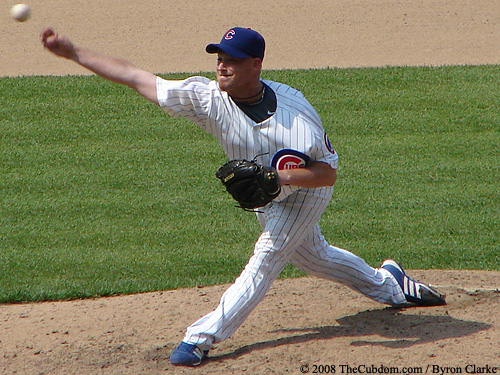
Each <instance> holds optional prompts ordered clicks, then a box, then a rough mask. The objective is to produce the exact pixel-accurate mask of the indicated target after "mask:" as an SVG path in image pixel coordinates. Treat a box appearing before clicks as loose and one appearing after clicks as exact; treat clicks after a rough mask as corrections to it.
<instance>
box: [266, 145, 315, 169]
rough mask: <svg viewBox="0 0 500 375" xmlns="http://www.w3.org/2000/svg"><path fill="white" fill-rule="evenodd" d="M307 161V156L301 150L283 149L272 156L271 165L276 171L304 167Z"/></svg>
mask: <svg viewBox="0 0 500 375" xmlns="http://www.w3.org/2000/svg"><path fill="white" fill-rule="evenodd" d="M308 162H309V156H307V155H306V154H303V153H302V152H299V151H296V150H291V149H285V150H280V151H278V152H277V153H276V154H275V155H274V156H273V160H272V163H271V165H272V166H273V167H274V168H276V169H277V170H278V171H282V170H286V169H296V168H305V167H306V166H307V163H308Z"/></svg>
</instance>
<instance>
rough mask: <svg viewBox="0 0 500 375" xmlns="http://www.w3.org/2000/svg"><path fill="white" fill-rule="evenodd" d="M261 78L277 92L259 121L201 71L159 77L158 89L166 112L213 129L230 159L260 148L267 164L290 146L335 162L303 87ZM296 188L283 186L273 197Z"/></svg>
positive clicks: (245, 156) (250, 154) (254, 153)
mask: <svg viewBox="0 0 500 375" xmlns="http://www.w3.org/2000/svg"><path fill="white" fill-rule="evenodd" d="M263 82H265V83H266V85H268V86H269V87H270V88H271V89H272V90H273V91H274V93H275V94H276V99H277V109H276V112H275V113H274V114H273V115H272V116H271V117H269V118H268V119H267V120H264V121H263V122H260V123H255V122H254V121H253V120H252V119H250V118H249V117H248V116H247V115H246V114H245V113H244V112H243V111H242V110H241V109H240V108H239V107H238V106H237V105H236V104H235V103H234V102H233V101H232V100H231V99H230V98H229V96H228V94H227V93H226V92H223V91H221V90H220V89H219V87H218V83H217V82H216V81H211V80H209V79H208V78H205V77H199V76H196V77H190V78H188V79H186V80H181V81H172V80H164V79H162V78H161V77H158V78H157V95H158V101H159V104H160V106H161V107H162V108H163V110H164V111H165V112H166V113H168V114H169V115H171V116H173V117H177V116H182V117H185V118H186V119H188V120H191V121H193V122H194V123H196V124H197V125H199V126H201V127H202V128H204V129H205V130H206V131H207V132H208V133H210V134H212V135H214V136H215V137H216V138H217V139H218V140H219V143H220V145H221V147H222V148H223V150H224V151H225V152H226V154H227V156H228V157H229V159H248V160H251V159H253V158H255V157H256V156H257V155H262V154H263V155H262V156H260V157H259V159H258V161H259V162H260V163H261V164H265V165H271V163H272V161H273V157H274V156H275V155H276V154H277V153H278V152H279V151H281V150H290V149H291V150H294V151H297V152H298V155H300V154H304V155H305V156H306V158H310V160H314V161H323V162H326V163H328V164H330V165H331V166H332V167H333V168H337V163H338V156H337V154H336V153H335V152H334V151H333V150H332V149H331V146H330V144H329V141H328V137H327V136H326V134H325V131H324V129H323V127H322V125H321V119H320V117H319V115H318V113H317V112H316V111H315V110H314V108H313V107H312V106H311V105H310V104H309V102H308V101H307V100H306V99H305V98H304V96H303V95H302V93H301V92H300V91H298V90H296V89H293V88H291V87H289V86H287V85H284V84H281V83H276V82H272V81H263ZM278 169H281V168H278ZM296 189H297V188H296V187H284V188H283V189H282V193H281V195H280V196H279V197H278V198H277V200H278V201H279V200H282V199H284V198H285V197H286V196H288V195H289V194H290V193H292V192H293V191H295V190H296ZM318 192H319V191H318Z"/></svg>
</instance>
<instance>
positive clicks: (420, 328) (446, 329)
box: [209, 307, 491, 361]
mask: <svg viewBox="0 0 500 375" xmlns="http://www.w3.org/2000/svg"><path fill="white" fill-rule="evenodd" d="M337 323H338V324H337V325H331V326H322V327H308V328H297V329H293V328H292V329H282V330H279V331H275V332H285V333H288V332H289V333H290V334H291V335H289V336H285V337H280V338H278V339H275V340H269V341H263V342H258V343H255V344H251V345H246V346H243V347H241V348H238V349H236V350H235V351H233V352H230V353H226V354H222V355H219V356H217V355H214V356H212V355H211V356H210V357H209V358H210V360H213V361H220V360H224V359H227V358H238V357H240V356H243V355H245V354H247V353H250V352H252V351H254V350H262V349H266V348H275V347H278V346H281V345H290V344H300V343H304V342H307V341H311V340H328V339H332V338H337V337H353V338H356V337H359V338H361V337H362V338H363V339H359V340H356V339H354V340H353V341H352V342H351V345H354V346H363V345H372V346H384V347H388V348H406V347H410V346H413V345H417V344H423V343H428V342H433V341H439V340H444V339H449V338H457V337H463V336H467V335H471V334H473V333H476V332H479V331H483V330H486V329H489V328H490V327H491V325H490V324H486V323H481V322H474V321H465V320H460V319H455V318H453V317H451V316H449V315H445V316H429V315H416V314H401V309H398V308H393V307H387V308H384V309H379V310H368V311H362V312H360V313H358V314H356V315H351V316H346V317H343V318H340V319H338V320H337ZM367 336H371V337H372V338H373V340H371V339H370V340H367V339H366V337H367Z"/></svg>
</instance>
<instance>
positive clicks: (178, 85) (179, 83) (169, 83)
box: [156, 77, 214, 126]
mask: <svg viewBox="0 0 500 375" xmlns="http://www.w3.org/2000/svg"><path fill="white" fill-rule="evenodd" d="M213 90H214V86H213V85H212V81H210V80H209V79H208V78H205V77H190V78H188V79H185V80H166V79H163V78H161V77H158V78H157V79H156V92H157V96H158V103H159V105H160V107H161V108H162V109H163V110H164V111H165V112H166V113H167V114H168V115H170V116H172V117H180V116H182V117H185V118H186V119H188V120H190V121H193V122H194V123H196V124H198V125H201V126H203V125H205V124H206V122H207V121H208V118H209V116H210V111H211V103H212V94H213Z"/></svg>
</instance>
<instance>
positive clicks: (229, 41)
mask: <svg viewBox="0 0 500 375" xmlns="http://www.w3.org/2000/svg"><path fill="white" fill-rule="evenodd" d="M265 49H266V42H265V41H264V38H263V37H262V35H260V34H259V33H258V32H257V31H254V30H252V29H246V28H243V27H234V28H232V29H230V30H228V31H227V32H226V33H225V34H224V36H223V37H222V39H221V41H220V43H219V44H209V45H208V46H207V47H206V48H205V50H206V51H207V52H208V53H218V52H219V51H222V52H224V53H227V54H228V55H230V56H233V57H237V58H240V59H245V58H248V57H256V58H260V59H264V50H265Z"/></svg>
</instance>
